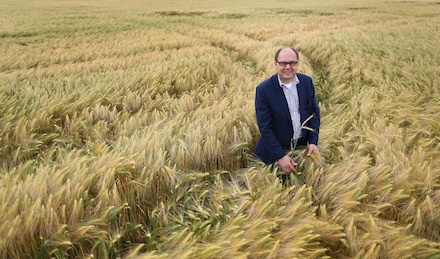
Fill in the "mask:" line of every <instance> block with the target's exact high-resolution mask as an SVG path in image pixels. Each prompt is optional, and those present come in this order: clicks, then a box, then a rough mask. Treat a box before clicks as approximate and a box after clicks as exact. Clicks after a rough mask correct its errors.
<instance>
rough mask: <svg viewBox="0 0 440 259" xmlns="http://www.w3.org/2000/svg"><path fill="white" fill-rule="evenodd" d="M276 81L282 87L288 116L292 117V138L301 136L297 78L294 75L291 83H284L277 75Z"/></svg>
mask: <svg viewBox="0 0 440 259" xmlns="http://www.w3.org/2000/svg"><path fill="white" fill-rule="evenodd" d="M278 82H279V84H280V87H281V88H282V89H283V92H284V96H285V97H286V100H287V105H288V106H289V112H290V118H291V119H292V127H293V139H299V138H301V115H300V114H299V98H298V89H297V85H298V84H299V79H298V77H297V76H295V77H294V78H293V80H292V82H291V83H289V84H285V83H283V82H281V80H280V77H279V76H278Z"/></svg>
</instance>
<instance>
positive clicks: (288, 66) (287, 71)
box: [275, 48, 298, 83]
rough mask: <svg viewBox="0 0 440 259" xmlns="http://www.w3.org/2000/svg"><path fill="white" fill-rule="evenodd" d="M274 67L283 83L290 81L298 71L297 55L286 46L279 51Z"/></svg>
mask: <svg viewBox="0 0 440 259" xmlns="http://www.w3.org/2000/svg"><path fill="white" fill-rule="evenodd" d="M275 68H276V70H277V73H278V75H279V77H280V79H281V82H283V83H290V82H292V79H293V78H294V77H295V75H296V72H297V71H298V57H297V56H296V54H295V52H294V51H293V50H292V49H289V48H286V49H283V50H281V51H280V53H279V55H278V60H277V61H275Z"/></svg>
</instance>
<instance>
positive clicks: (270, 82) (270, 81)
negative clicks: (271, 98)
mask: <svg viewBox="0 0 440 259" xmlns="http://www.w3.org/2000/svg"><path fill="white" fill-rule="evenodd" d="M277 82H278V78H277V74H274V75H272V76H271V77H269V78H267V79H266V80H264V81H263V82H261V83H260V84H259V85H258V86H257V88H266V87H270V86H272V85H277Z"/></svg>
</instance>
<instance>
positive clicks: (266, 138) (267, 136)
mask: <svg viewBox="0 0 440 259" xmlns="http://www.w3.org/2000/svg"><path fill="white" fill-rule="evenodd" d="M255 112H256V116H257V123H258V128H259V130H260V135H261V136H260V138H261V140H262V141H263V143H264V145H265V146H266V147H267V149H268V150H269V152H270V153H271V156H272V157H273V158H275V159H276V160H278V159H280V158H282V157H283V156H285V155H286V152H285V151H284V150H283V148H282V146H281V144H280V142H279V140H278V139H277V137H276V134H275V132H274V129H273V126H272V125H273V124H272V123H273V118H272V114H271V108H270V103H269V100H268V96H267V93H266V91H265V88H263V87H257V89H256V94H255Z"/></svg>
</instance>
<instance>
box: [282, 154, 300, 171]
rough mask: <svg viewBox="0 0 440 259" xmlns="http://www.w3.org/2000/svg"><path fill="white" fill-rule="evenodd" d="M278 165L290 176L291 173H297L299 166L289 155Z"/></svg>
mask: <svg viewBox="0 0 440 259" xmlns="http://www.w3.org/2000/svg"><path fill="white" fill-rule="evenodd" d="M278 164H279V165H280V167H281V169H282V170H283V172H284V173H286V174H290V173H296V168H295V166H297V165H298V164H297V163H295V161H293V159H292V158H291V157H290V156H289V155H285V156H283V157H282V158H280V159H279V160H278Z"/></svg>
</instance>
